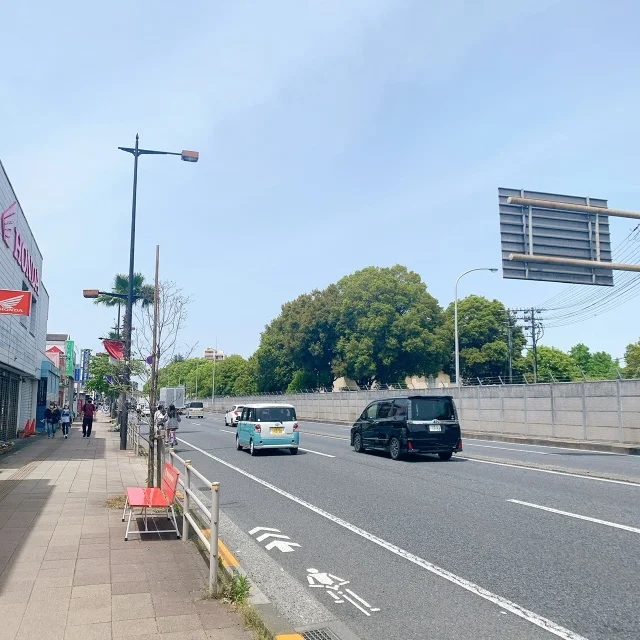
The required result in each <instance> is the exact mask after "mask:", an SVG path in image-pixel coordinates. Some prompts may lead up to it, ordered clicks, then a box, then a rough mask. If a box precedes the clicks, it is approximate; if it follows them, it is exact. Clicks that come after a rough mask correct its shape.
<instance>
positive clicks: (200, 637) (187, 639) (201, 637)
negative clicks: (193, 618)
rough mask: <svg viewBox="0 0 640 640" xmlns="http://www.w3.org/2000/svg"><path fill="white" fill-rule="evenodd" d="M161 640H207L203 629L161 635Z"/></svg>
mask: <svg viewBox="0 0 640 640" xmlns="http://www.w3.org/2000/svg"><path fill="white" fill-rule="evenodd" d="M160 638H161V640H207V634H206V632H205V631H204V630H203V629H196V630H192V631H174V632H171V633H161V634H160Z"/></svg>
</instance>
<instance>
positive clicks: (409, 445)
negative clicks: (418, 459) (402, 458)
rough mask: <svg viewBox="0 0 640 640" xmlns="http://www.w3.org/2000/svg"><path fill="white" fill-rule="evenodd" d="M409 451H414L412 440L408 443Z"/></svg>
mask: <svg viewBox="0 0 640 640" xmlns="http://www.w3.org/2000/svg"><path fill="white" fill-rule="evenodd" d="M407 449H409V451H413V443H412V442H411V440H409V442H407Z"/></svg>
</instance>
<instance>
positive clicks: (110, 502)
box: [104, 496, 127, 509]
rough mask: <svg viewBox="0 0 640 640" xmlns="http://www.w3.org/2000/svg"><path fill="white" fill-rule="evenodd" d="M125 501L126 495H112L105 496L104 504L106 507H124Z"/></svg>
mask: <svg viewBox="0 0 640 640" xmlns="http://www.w3.org/2000/svg"><path fill="white" fill-rule="evenodd" d="M126 501H127V496H112V497H111V498H107V501H106V502H105V503H104V506H105V507H107V509H124V503H125V502H126Z"/></svg>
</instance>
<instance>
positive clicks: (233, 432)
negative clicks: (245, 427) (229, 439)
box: [220, 429, 236, 435]
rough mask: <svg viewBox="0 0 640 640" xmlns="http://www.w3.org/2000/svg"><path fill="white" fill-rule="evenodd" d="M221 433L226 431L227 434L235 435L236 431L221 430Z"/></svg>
mask: <svg viewBox="0 0 640 640" xmlns="http://www.w3.org/2000/svg"><path fill="white" fill-rule="evenodd" d="M220 431H224V432H225V433H232V434H234V435H235V433H236V432H235V431H229V429H220Z"/></svg>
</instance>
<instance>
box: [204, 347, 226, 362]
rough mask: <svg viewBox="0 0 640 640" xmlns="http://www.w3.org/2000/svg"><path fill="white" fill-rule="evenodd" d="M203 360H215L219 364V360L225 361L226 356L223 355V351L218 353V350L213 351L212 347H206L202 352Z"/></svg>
mask: <svg viewBox="0 0 640 640" xmlns="http://www.w3.org/2000/svg"><path fill="white" fill-rule="evenodd" d="M204 359H205V360H215V361H216V362H220V361H221V360H226V359H227V356H226V355H225V354H224V351H220V349H214V348H213V347H207V348H206V349H205V350H204Z"/></svg>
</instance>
